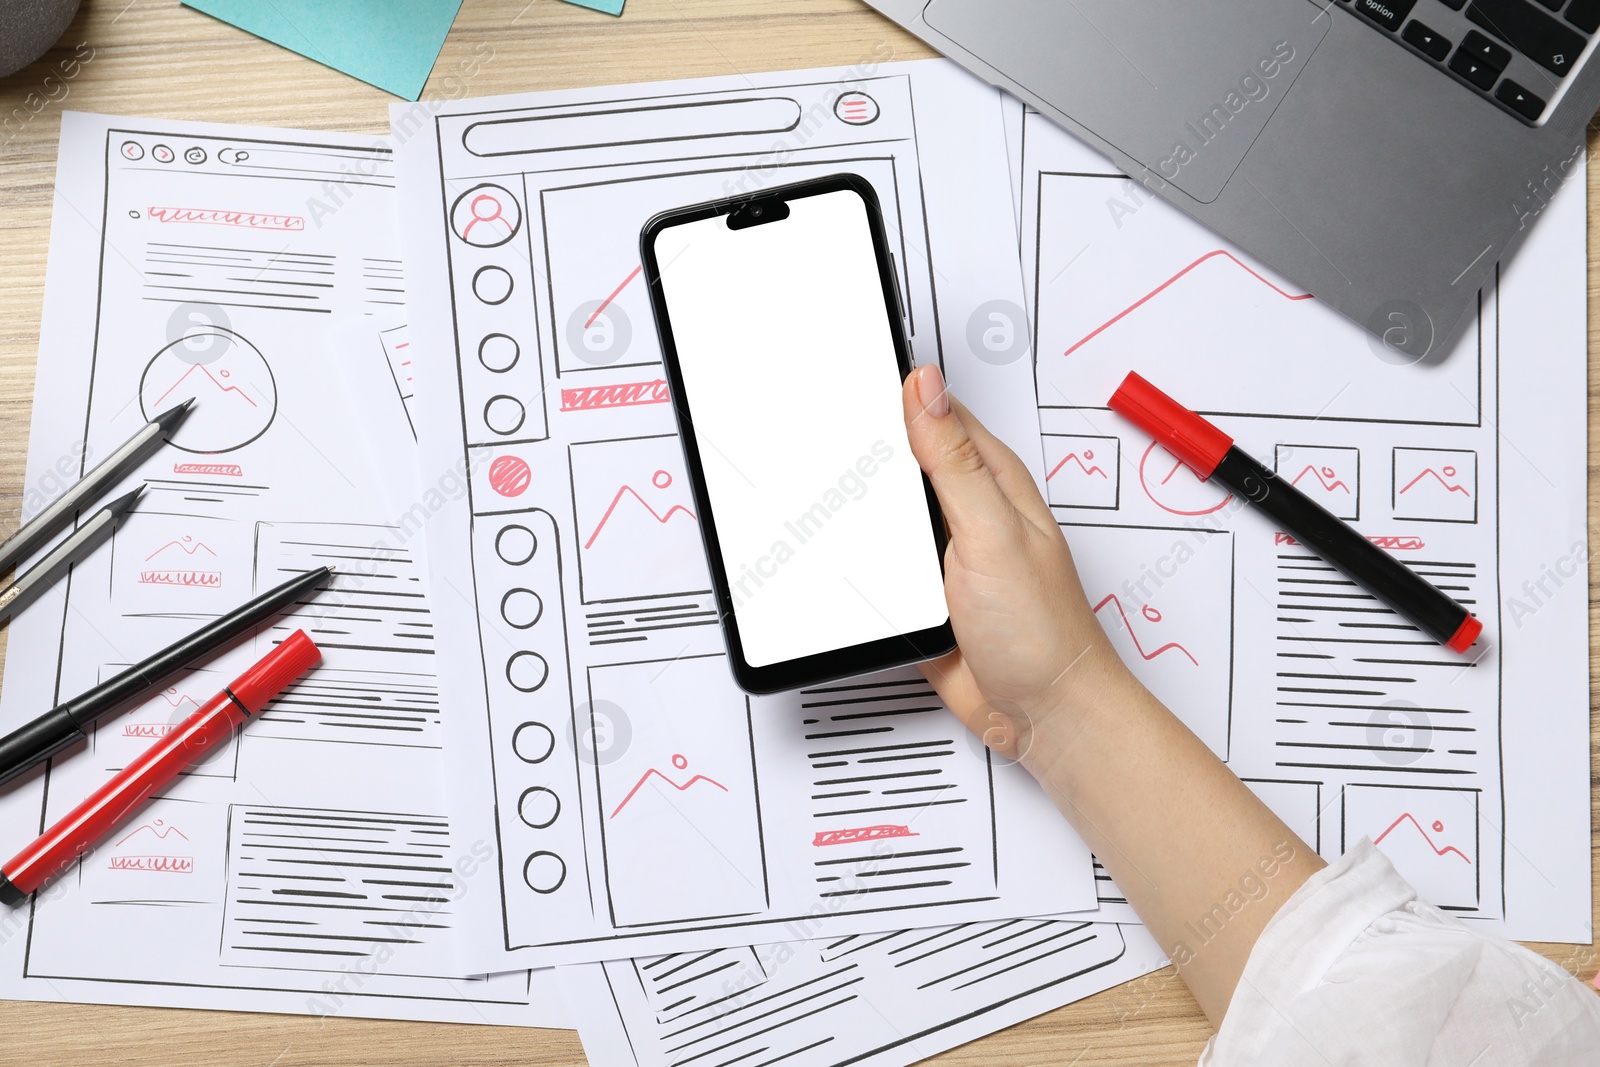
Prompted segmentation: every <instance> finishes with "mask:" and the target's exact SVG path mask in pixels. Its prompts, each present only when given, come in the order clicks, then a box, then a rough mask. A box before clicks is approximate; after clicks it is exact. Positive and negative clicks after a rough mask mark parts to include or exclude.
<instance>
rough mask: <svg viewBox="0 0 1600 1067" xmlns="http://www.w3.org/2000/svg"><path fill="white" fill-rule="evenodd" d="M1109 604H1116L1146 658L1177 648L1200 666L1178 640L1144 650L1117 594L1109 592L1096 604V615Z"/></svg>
mask: <svg viewBox="0 0 1600 1067" xmlns="http://www.w3.org/2000/svg"><path fill="white" fill-rule="evenodd" d="M1107 604H1111V605H1112V606H1114V607H1115V608H1116V609H1117V614H1118V615H1120V616H1122V626H1123V628H1124V629H1125V630H1127V631H1128V636H1129V637H1131V638H1132V639H1133V647H1134V648H1135V649H1137V650H1138V652H1139V655H1141V656H1143V657H1144V658H1145V659H1146V660H1152V659H1155V658H1156V657H1157V656H1159V655H1161V653H1163V652H1170V651H1172V650H1173V649H1177V650H1178V651H1179V652H1182V653H1183V654H1184V655H1185V656H1188V657H1189V662H1190V663H1193V664H1194V665H1195V666H1196V667H1198V666H1200V661H1199V660H1197V659H1195V658H1194V656H1193V655H1191V654H1190V652H1189V650H1188V649H1187V648H1184V647H1183V646H1182V645H1180V644H1178V642H1176V641H1168V642H1167V643H1166V644H1164V645H1162V646H1161V647H1160V648H1158V649H1156V650H1155V651H1154V652H1146V651H1145V650H1144V646H1143V645H1141V644H1140V643H1139V635H1138V634H1136V633H1134V632H1133V623H1131V622H1129V621H1128V613H1127V612H1126V611H1123V610H1122V601H1120V600H1118V599H1117V594H1115V593H1107V594H1106V598H1105V599H1104V600H1102V601H1100V603H1098V604H1096V605H1095V606H1094V613H1095V614H1096V615H1098V614H1100V609H1101V608H1103V607H1105V606H1106V605H1107Z"/></svg>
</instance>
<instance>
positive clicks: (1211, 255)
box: [1062, 248, 1311, 356]
mask: <svg viewBox="0 0 1600 1067" xmlns="http://www.w3.org/2000/svg"><path fill="white" fill-rule="evenodd" d="M1217 256H1223V257H1225V258H1226V259H1228V260H1231V261H1232V262H1233V264H1234V266H1236V267H1238V268H1239V269H1240V270H1242V271H1244V272H1245V273H1246V274H1248V275H1250V277H1252V278H1254V279H1255V280H1256V281H1258V282H1260V283H1261V284H1262V285H1265V286H1266V287H1267V288H1268V289H1271V290H1272V291H1273V292H1275V293H1277V294H1278V295H1279V296H1281V297H1283V298H1284V299H1285V300H1310V299H1311V294H1310V293H1287V292H1284V291H1283V290H1282V289H1279V288H1278V287H1277V286H1276V285H1273V284H1272V283H1271V282H1269V281H1267V279H1265V278H1263V277H1262V276H1261V275H1259V274H1257V273H1256V272H1255V271H1253V270H1251V269H1250V268H1249V267H1247V266H1245V265H1244V264H1243V263H1241V262H1240V261H1239V258H1238V257H1237V256H1235V255H1234V254H1233V253H1232V252H1228V251H1226V250H1224V249H1221V248H1219V249H1217V250H1216V251H1215V252H1207V253H1206V254H1205V255H1203V256H1201V257H1200V258H1199V259H1197V260H1195V261H1194V262H1193V263H1191V264H1189V265H1188V266H1187V267H1185V268H1183V269H1182V270H1180V271H1179V272H1178V273H1176V274H1174V275H1173V276H1172V277H1170V278H1168V279H1167V280H1166V281H1164V282H1162V283H1161V284H1160V285H1158V286H1156V287H1155V288H1154V289H1152V290H1150V291H1149V292H1148V293H1146V294H1145V295H1144V296H1141V297H1140V298H1139V299H1138V300H1135V301H1134V302H1133V303H1132V304H1129V305H1128V306H1127V307H1125V308H1123V309H1122V310H1121V311H1119V312H1117V313H1116V314H1115V315H1113V316H1112V317H1111V318H1109V319H1107V320H1106V321H1105V322H1104V323H1103V324H1101V325H1100V326H1098V327H1097V328H1096V329H1095V330H1094V331H1093V332H1092V333H1090V334H1089V335H1088V336H1087V337H1085V338H1083V340H1081V341H1079V342H1078V343H1077V344H1075V345H1073V346H1072V347H1071V348H1069V349H1067V350H1066V351H1065V352H1063V353H1062V355H1066V356H1070V355H1072V353H1074V352H1076V351H1077V350H1078V349H1080V348H1082V347H1083V346H1084V345H1086V344H1088V343H1089V342H1090V341H1092V340H1094V339H1095V338H1096V337H1098V336H1100V335H1101V334H1102V333H1104V332H1106V331H1107V330H1109V329H1110V328H1111V327H1113V326H1115V325H1116V324H1117V323H1119V322H1121V321H1122V320H1123V319H1125V318H1127V317H1128V316H1129V315H1131V314H1133V313H1134V312H1135V311H1138V310H1139V309H1140V308H1141V307H1143V306H1144V305H1145V304H1148V303H1149V302H1150V301H1151V300H1154V299H1155V298H1156V297H1158V296H1160V295H1161V294H1162V293H1163V292H1165V291H1166V289H1167V288H1168V287H1169V286H1171V285H1172V284H1173V283H1174V282H1176V281H1177V280H1178V279H1179V278H1182V277H1183V276H1184V275H1185V274H1188V273H1189V272H1190V271H1192V270H1194V269H1195V268H1196V267H1198V266H1200V264H1202V263H1204V262H1206V261H1207V260H1209V259H1215V258H1216V257H1217Z"/></svg>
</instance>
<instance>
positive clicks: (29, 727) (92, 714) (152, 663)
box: [0, 567, 333, 782]
mask: <svg viewBox="0 0 1600 1067" xmlns="http://www.w3.org/2000/svg"><path fill="white" fill-rule="evenodd" d="M331 577H333V569H332V568H331V567H318V568H317V569H316V570H314V571H307V572H306V573H304V574H302V575H300V576H299V577H297V578H291V579H290V580H289V581H287V582H284V583H283V584H282V585H280V586H277V587H276V588H274V589H269V590H267V591H266V592H265V593H262V594H261V595H260V596H258V597H256V598H255V599H254V600H252V601H250V602H249V603H248V604H243V605H240V606H239V607H237V608H235V609H234V610H232V611H230V612H228V614H226V615H223V616H221V617H220V618H218V619H217V620H215V621H214V622H209V623H207V624H206V625H204V626H202V627H201V628H200V629H198V630H196V631H195V632H194V633H192V634H190V635H189V636H188V637H185V638H183V639H182V640H180V641H178V642H177V643H175V644H172V645H168V646H167V647H166V648H164V649H162V650H161V651H160V652H157V653H156V654H155V655H153V656H150V657H149V658H148V659H145V660H144V661H143V662H140V663H136V664H134V665H133V666H132V667H129V668H128V669H127V670H125V671H123V672H122V673H121V674H118V675H116V676H115V677H113V678H110V679H108V680H107V681H104V682H101V683H100V684H99V685H97V686H95V687H94V688H93V689H90V690H88V691H87V692H84V693H80V694H79V695H78V696H75V697H73V698H72V699H71V700H69V701H67V702H66V703H64V704H58V705H56V706H55V707H54V708H52V709H50V710H49V711H47V712H45V713H44V714H43V715H41V716H39V717H38V718H37V719H34V720H33V721H32V722H30V723H27V724H25V725H23V726H21V727H19V728H17V729H16V730H13V731H12V732H11V733H9V734H7V735H6V736H5V737H0V782H7V781H10V780H11V779H12V778H15V777H16V776H17V775H19V774H21V773H22V772H23V771H25V770H27V769H28V768H29V767H32V766H34V765H35V764H38V763H42V762H43V761H44V760H46V759H49V758H50V757H51V756H53V755H55V754H56V753H57V752H60V751H61V750H62V749H64V748H66V747H67V746H68V745H70V744H72V743H73V742H75V741H78V740H80V739H81V738H83V737H84V736H85V733H84V731H85V730H86V729H87V728H88V727H90V726H92V725H94V721H95V720H96V719H98V718H100V716H102V715H104V714H106V713H107V712H109V711H111V710H112V709H114V708H116V707H118V706H119V705H121V704H123V703H124V702H126V701H127V700H129V699H130V698H132V697H135V696H138V695H139V694H140V693H143V692H144V691H145V690H147V689H151V688H153V687H155V686H158V685H160V684H161V683H162V682H164V681H166V680H167V679H168V678H169V677H171V676H172V675H173V674H174V673H176V672H177V671H179V670H180V669H182V668H183V667H186V666H188V665H189V664H191V663H193V662H194V661H195V660H197V659H199V658H200V657H201V656H204V655H207V654H208V653H211V652H214V651H216V650H217V649H218V648H221V647H222V646H223V645H225V644H227V643H228V642H229V641H231V640H233V639H234V638H236V637H238V636H240V635H241V634H243V633H245V632H246V631H247V630H249V629H250V628H251V627H252V626H255V625H256V624H257V623H259V622H262V621H264V620H265V619H268V618H270V617H271V616H273V615H275V614H277V613H278V612H279V611H281V610H282V609H284V608H286V607H288V606H289V605H290V604H293V603H294V602H295V601H297V600H299V599H300V598H301V597H303V596H306V595H308V594H310V593H311V592H313V591H315V590H316V589H318V588H320V587H321V586H322V585H323V584H324V583H326V582H327V581H328V579H329V578H331Z"/></svg>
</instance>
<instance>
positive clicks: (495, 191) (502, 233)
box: [450, 183, 522, 248]
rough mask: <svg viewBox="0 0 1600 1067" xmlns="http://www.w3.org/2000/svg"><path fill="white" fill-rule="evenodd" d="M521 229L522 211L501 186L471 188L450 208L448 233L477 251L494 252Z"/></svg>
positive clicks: (489, 184) (509, 193) (489, 185)
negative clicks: (478, 249) (490, 249)
mask: <svg viewBox="0 0 1600 1067" xmlns="http://www.w3.org/2000/svg"><path fill="white" fill-rule="evenodd" d="M521 226H522V208H521V207H520V206H518V204H517V198H516V197H514V196H512V195H511V192H510V190H508V189H506V188H505V187H504V186H501V185H495V184H493V183H485V184H483V185H475V186H473V187H472V188H471V189H468V190H467V191H466V192H464V193H462V194H461V195H460V196H458V197H456V202H455V203H454V204H452V205H450V229H451V231H452V232H454V233H455V235H456V236H457V237H459V238H461V239H462V240H463V241H465V242H467V244H469V245H473V246H475V247H477V248H497V247H499V246H500V245H503V244H505V243H506V242H507V241H509V240H511V238H513V237H515V236H516V234H517V230H518V229H519V228H520V227H521Z"/></svg>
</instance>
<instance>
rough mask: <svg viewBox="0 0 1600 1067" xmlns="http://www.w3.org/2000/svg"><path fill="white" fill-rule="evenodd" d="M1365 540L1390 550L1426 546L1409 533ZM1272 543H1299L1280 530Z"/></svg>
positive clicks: (1404, 550)
mask: <svg viewBox="0 0 1600 1067" xmlns="http://www.w3.org/2000/svg"><path fill="white" fill-rule="evenodd" d="M1367 540H1368V541H1371V542H1372V543H1373V544H1375V545H1377V546H1378V547H1379V548H1387V549H1388V550H1389V551H1391V552H1414V551H1416V550H1417V549H1421V548H1427V547H1428V543H1427V542H1426V541H1424V540H1423V539H1422V538H1420V537H1414V536H1412V535H1410V534H1368V535H1367ZM1272 543H1273V544H1274V545H1294V546H1298V545H1299V544H1300V542H1299V541H1296V540H1295V539H1294V537H1293V536H1292V535H1290V534H1286V533H1284V532H1283V531H1282V530H1279V531H1278V532H1277V533H1275V534H1273V535H1272Z"/></svg>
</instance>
